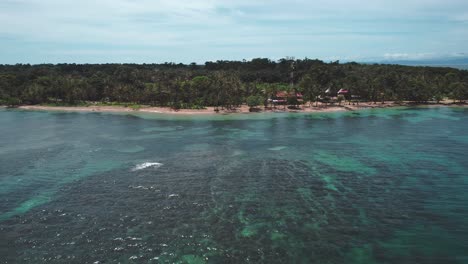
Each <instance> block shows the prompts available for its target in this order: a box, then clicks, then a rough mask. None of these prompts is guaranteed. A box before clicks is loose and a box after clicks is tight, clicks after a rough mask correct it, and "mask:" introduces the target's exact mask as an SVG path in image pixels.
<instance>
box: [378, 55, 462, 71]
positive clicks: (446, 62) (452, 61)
mask: <svg viewBox="0 0 468 264" xmlns="http://www.w3.org/2000/svg"><path fill="white" fill-rule="evenodd" d="M378 63H382V64H399V65H408V66H431V67H451V68H457V69H465V70H468V57H463V58H445V59H428V60H384V61H379V62H378Z"/></svg>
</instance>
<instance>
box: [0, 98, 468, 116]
mask: <svg viewBox="0 0 468 264" xmlns="http://www.w3.org/2000/svg"><path fill="white" fill-rule="evenodd" d="M408 106H422V107H443V106H445V107H450V106H458V107H468V105H466V104H453V103H451V102H441V103H439V104H436V103H432V104H430V103H429V104H411V103H408V102H404V103H395V102H391V101H389V102H386V103H383V104H382V103H376V104H374V103H367V102H366V103H360V104H359V105H356V104H355V105H349V104H342V105H323V104H320V103H319V104H318V106H315V105H313V106H309V105H303V106H301V108H300V109H288V108H284V107H283V106H278V107H276V108H273V109H264V108H263V107H261V108H259V111H253V112H250V111H249V107H248V106H246V105H242V106H241V107H239V108H236V109H235V110H221V109H220V111H219V112H215V111H214V107H206V108H205V109H180V110H174V109H171V108H169V107H153V106H144V107H142V108H139V109H133V108H130V107H124V106H93V105H91V106H43V105H23V106H19V107H16V109H21V110H32V111H65V112H98V113H99V112H114V113H118V112H120V113H149V114H151V113H154V114H167V115H231V114H234V115H235V114H253V113H330V112H346V111H358V110H363V109H378V108H393V107H408ZM0 108H6V106H0Z"/></svg>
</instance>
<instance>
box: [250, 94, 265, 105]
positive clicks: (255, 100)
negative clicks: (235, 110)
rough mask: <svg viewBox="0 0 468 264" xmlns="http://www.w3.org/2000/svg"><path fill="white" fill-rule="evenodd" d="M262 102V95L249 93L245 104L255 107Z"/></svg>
mask: <svg viewBox="0 0 468 264" xmlns="http://www.w3.org/2000/svg"><path fill="white" fill-rule="evenodd" d="M261 104H263V97H261V96H258V95H251V96H249V97H247V105H248V106H249V107H250V108H254V107H257V106H259V105H261Z"/></svg>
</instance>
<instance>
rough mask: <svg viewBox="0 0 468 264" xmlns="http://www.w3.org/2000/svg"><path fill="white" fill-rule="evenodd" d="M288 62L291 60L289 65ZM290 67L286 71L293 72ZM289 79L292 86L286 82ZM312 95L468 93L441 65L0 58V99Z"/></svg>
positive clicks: (194, 103) (459, 77) (186, 100)
mask: <svg viewBox="0 0 468 264" xmlns="http://www.w3.org/2000/svg"><path fill="white" fill-rule="evenodd" d="M292 65H293V66H294V67H292ZM292 71H294V74H293V75H291V72H292ZM291 82H292V83H294V85H293V86H292V85H290V83H291ZM291 89H294V91H295V92H302V93H303V95H304V99H305V100H306V101H315V100H317V98H318V97H320V96H323V95H324V93H325V91H326V90H329V91H331V93H332V94H333V93H334V94H336V92H337V91H338V90H339V89H347V90H349V91H350V93H351V94H353V95H356V96H359V97H360V99H361V100H365V101H373V102H378V101H388V100H392V101H412V102H428V101H440V100H442V99H443V98H450V99H453V100H456V101H459V102H463V101H464V100H466V99H468V71H466V70H458V69H453V68H441V67H411V66H401V65H383V64H358V63H355V62H351V63H340V62H339V61H336V62H330V63H325V62H323V61H320V60H311V59H307V58H306V59H299V60H291V59H280V60H278V61H273V60H270V59H264V58H259V59H252V60H250V61H245V60H244V61H216V62H206V63H205V64H204V65H197V64H195V63H192V64H188V65H185V64H175V63H164V64H55V65H54V64H41V65H29V64H17V65H0V104H4V105H5V104H7V105H18V104H61V105H77V104H81V103H83V102H102V103H111V102H118V103H133V104H144V105H151V106H169V107H173V108H203V107H206V106H219V107H225V108H228V109H230V108H234V107H237V106H239V105H241V104H243V103H246V102H250V103H251V104H253V103H252V102H254V103H255V102H259V101H262V100H261V99H262V98H263V101H265V100H266V99H267V98H269V97H271V96H273V95H274V94H275V93H276V92H277V91H290V90H291Z"/></svg>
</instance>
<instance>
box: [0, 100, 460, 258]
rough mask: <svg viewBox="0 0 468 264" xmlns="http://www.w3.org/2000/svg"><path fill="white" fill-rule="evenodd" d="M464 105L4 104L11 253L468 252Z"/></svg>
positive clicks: (2, 192) (1, 252)
mask: <svg viewBox="0 0 468 264" xmlns="http://www.w3.org/2000/svg"><path fill="white" fill-rule="evenodd" d="M467 131H468V110H467V109H466V108H455V107H453V108H452V107H438V108H396V109H374V110H363V111H359V112H339V113H320V114H285V113H283V114H281V113H271V114H251V115H228V116H222V115H217V116H167V115H166V116H165V115H157V114H153V115H150V114H123V113H122V114H116V113H112V114H110V113H64V112H45V111H44V112H34V111H22V110H5V109H4V110H0V263H325V264H326V263H330V264H333V263H349V264H353V263H468V209H467V206H466V205H467V204H468V192H467V191H466V190H467V187H468V158H467V156H466V150H467V149H468V137H467V134H468V132H467Z"/></svg>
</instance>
